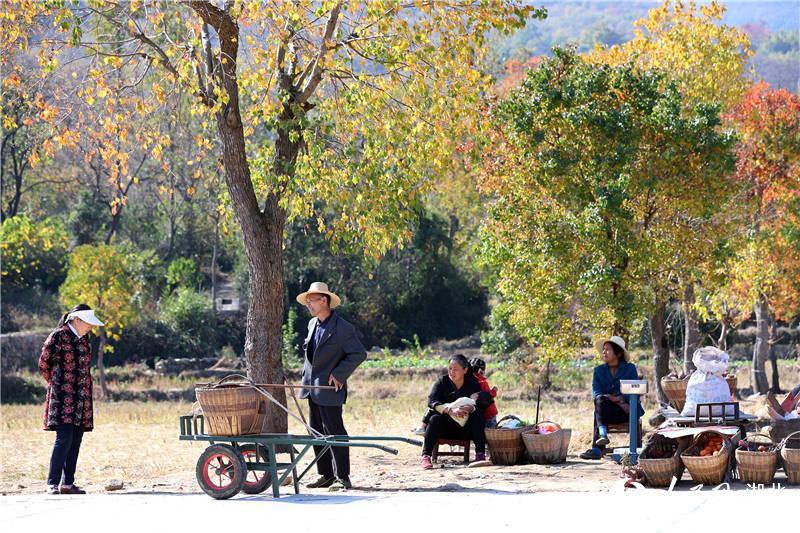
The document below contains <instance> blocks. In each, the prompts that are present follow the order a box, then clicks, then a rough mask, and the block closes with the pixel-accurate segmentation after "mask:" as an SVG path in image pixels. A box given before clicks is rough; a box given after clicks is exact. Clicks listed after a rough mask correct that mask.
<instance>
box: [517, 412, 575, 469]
mask: <svg viewBox="0 0 800 533" xmlns="http://www.w3.org/2000/svg"><path fill="white" fill-rule="evenodd" d="M548 423H549V424H554V423H553V422H541V423H539V424H537V425H535V426H529V427H527V428H526V429H527V431H525V432H523V433H522V441H523V443H524V444H525V450H526V451H527V455H528V459H530V461H531V462H533V463H535V464H552V463H563V462H564V461H566V460H567V452H568V451H569V441H570V439H571V438H572V430H571V429H564V428H562V427H560V426H559V425H558V424H554V425H555V426H556V427H558V429H556V430H555V431H553V432H551V433H539V428H540V427H541V426H542V425H543V424H548Z"/></svg>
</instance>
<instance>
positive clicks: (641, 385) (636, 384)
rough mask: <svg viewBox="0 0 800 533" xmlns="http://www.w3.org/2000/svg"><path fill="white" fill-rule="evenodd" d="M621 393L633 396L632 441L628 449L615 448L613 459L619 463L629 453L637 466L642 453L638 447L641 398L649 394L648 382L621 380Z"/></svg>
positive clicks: (630, 423)
mask: <svg viewBox="0 0 800 533" xmlns="http://www.w3.org/2000/svg"><path fill="white" fill-rule="evenodd" d="M619 391H620V392H621V393H622V394H630V396H631V409H630V411H631V412H630V418H629V420H628V424H629V425H630V428H629V431H630V437H631V440H630V444H629V446H628V448H614V451H613V452H612V454H611V457H613V458H614V460H615V461H616V462H618V463H619V462H621V461H622V457H623V456H624V455H625V454H626V453H627V454H629V457H630V462H631V464H632V465H635V464H636V463H638V462H639V454H640V453H641V452H642V449H641V448H637V447H636V443H637V442H638V441H639V436H638V432H639V401H640V400H639V397H640V396H644V395H645V394H647V380H644V379H621V380H619Z"/></svg>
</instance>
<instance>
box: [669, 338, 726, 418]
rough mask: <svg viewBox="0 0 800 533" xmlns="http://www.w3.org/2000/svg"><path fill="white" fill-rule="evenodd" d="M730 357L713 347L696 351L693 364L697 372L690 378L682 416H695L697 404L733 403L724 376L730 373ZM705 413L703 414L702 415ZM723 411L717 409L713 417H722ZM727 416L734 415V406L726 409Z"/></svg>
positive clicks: (712, 414)
mask: <svg viewBox="0 0 800 533" xmlns="http://www.w3.org/2000/svg"><path fill="white" fill-rule="evenodd" d="M729 360H730V356H729V355H728V354H727V353H725V352H723V351H722V350H719V349H717V348H714V347H712V346H706V347H704V348H700V349H699V350H696V351H695V352H694V354H693V355H692V362H693V363H694V366H696V367H697V371H696V372H694V373H693V374H692V377H690V378H689V383H688V384H687V386H686V403H685V404H684V407H683V411H681V415H683V416H694V415H695V410H696V407H697V404H700V403H718V402H729V401H731V391H730V388H729V387H728V383H727V382H726V381H725V379H724V378H723V377H722V375H723V374H724V373H725V372H727V371H728V361H729ZM703 414H705V412H703V413H701V415H703ZM721 414H722V410H721V409H720V408H719V407H717V408H715V409H713V410H712V413H711V416H721ZM726 414H733V406H728V407H726Z"/></svg>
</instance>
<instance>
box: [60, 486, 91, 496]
mask: <svg viewBox="0 0 800 533" xmlns="http://www.w3.org/2000/svg"><path fill="white" fill-rule="evenodd" d="M60 492H61V494H86V491H85V490H83V489H82V488H80V487H78V486H77V485H70V486H69V487H61V489H60Z"/></svg>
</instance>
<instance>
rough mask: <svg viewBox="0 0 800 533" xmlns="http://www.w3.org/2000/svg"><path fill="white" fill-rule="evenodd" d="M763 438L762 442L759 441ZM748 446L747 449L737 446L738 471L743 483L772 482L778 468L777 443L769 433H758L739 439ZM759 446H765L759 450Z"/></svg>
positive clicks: (740, 443)
mask: <svg viewBox="0 0 800 533" xmlns="http://www.w3.org/2000/svg"><path fill="white" fill-rule="evenodd" d="M758 439H761V441H762V442H760V443H759V442H757V440H758ZM743 442H744V443H745V445H746V446H747V449H746V450H742V449H740V448H736V452H735V455H736V472H737V475H738V479H739V480H740V481H741V482H742V483H772V480H773V479H775V471H776V470H777V469H778V450H777V446H775V443H774V442H773V441H772V439H771V438H769V437H768V436H767V435H763V434H760V433H757V434H755V435H748V436H747V437H746V438H745V439H744V440H740V441H739V446H741V445H742V443H743ZM759 447H763V448H765V449H764V450H762V451H758V448H759Z"/></svg>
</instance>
